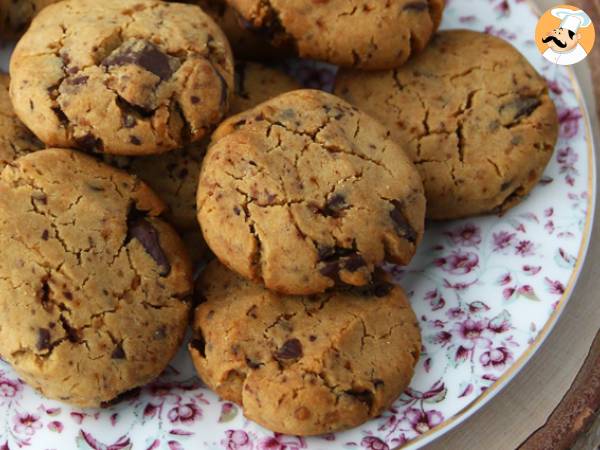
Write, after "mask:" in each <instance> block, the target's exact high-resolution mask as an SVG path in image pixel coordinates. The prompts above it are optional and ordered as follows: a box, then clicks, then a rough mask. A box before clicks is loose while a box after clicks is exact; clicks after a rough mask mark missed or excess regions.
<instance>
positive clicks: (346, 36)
mask: <svg viewBox="0 0 600 450" xmlns="http://www.w3.org/2000/svg"><path fill="white" fill-rule="evenodd" d="M226 1H227V3H228V4H229V5H231V6H232V7H233V8H234V9H235V10H236V11H237V12H238V14H239V15H240V16H241V17H243V18H244V19H245V21H246V22H247V24H248V26H250V27H251V28H252V29H253V30H255V32H258V33H261V34H262V35H264V36H266V37H268V38H270V40H271V41H272V42H273V43H274V44H275V45H276V46H293V47H294V48H295V49H296V50H297V53H298V54H299V56H301V57H303V58H313V59H320V60H323V61H328V62H331V63H333V64H338V65H341V66H344V67H356V68H361V69H391V68H394V67H398V66H400V65H401V64H403V63H404V62H405V61H406V60H407V59H408V58H409V57H410V56H411V55H413V54H414V53H417V52H419V51H421V50H422V49H423V48H425V46H426V45H427V43H428V42H429V39H430V38H431V36H432V34H433V33H435V31H436V30H437V28H438V26H439V24H440V21H441V18H442V11H443V9H444V0H394V1H390V0H372V1H369V2H364V1H358V0H319V1H314V0H226Z"/></svg>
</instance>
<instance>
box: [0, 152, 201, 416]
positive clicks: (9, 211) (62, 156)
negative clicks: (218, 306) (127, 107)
mask: <svg viewBox="0 0 600 450" xmlns="http://www.w3.org/2000/svg"><path fill="white" fill-rule="evenodd" d="M163 210H164V205H163V203H162V202H161V200H160V199H159V198H158V197H157V196H156V195H155V194H154V193H153V192H152V191H151V190H150V189H149V188H148V187H147V186H146V185H145V184H143V183H142V182H140V181H139V180H138V179H137V178H135V177H133V176H131V175H129V174H127V173H125V172H122V171H120V170H117V169H115V168H113V167H110V166H108V165H106V164H103V163H100V162H98V161H96V160H95V159H94V158H92V157H90V156H86V155H84V154H82V153H79V152H76V151H72V150H61V149H50V150H42V151H39V152H35V153H30V154H29V155H27V156H24V157H22V158H20V159H18V160H16V161H15V162H13V163H12V164H11V165H9V166H6V167H5V168H4V170H3V171H2V173H1V174H0V246H1V247H2V255H3V257H2V259H1V261H0V348H1V349H2V357H3V358H4V359H5V360H6V361H8V362H9V363H10V364H11V365H12V366H13V367H14V368H15V370H16V371H17V373H18V374H19V376H20V377H21V378H22V379H23V380H25V381H26V382H27V383H28V384H30V385H32V386H33V387H35V388H36V389H38V390H39V391H41V392H42V393H43V394H44V395H45V396H46V397H48V398H53V399H58V400H62V401H65V402H69V403H72V404H75V405H78V406H82V407H95V406H99V405H103V404H105V402H109V401H110V400H112V399H115V398H116V397H117V396H119V394H121V393H123V392H125V391H127V390H130V389H132V388H135V387H137V386H140V385H142V384H144V383H147V382H148V381H150V380H152V379H153V378H154V377H156V376H157V375H159V374H160V373H161V372H162V370H163V369H164V368H165V367H166V366H167V364H168V363H169V360H170V359H171V358H172V357H173V356H174V354H175V353H176V351H177V349H178V347H179V345H180V344H181V341H182V339H183V336H184V334H185V330H186V328H187V323H188V318H189V312H190V304H189V301H188V298H189V297H190V294H191V291H192V273H191V264H190V262H189V259H188V256H187V254H186V251H185V248H184V246H183V243H182V242H181V240H180V238H179V237H178V236H177V234H176V233H175V232H174V230H173V229H172V228H171V227H170V226H169V225H168V224H167V223H165V222H164V221H163V220H161V219H160V218H159V217H158V216H159V215H160V213H161V212H162V211H163ZM15 324H19V326H18V327H15V326H14V325H15Z"/></svg>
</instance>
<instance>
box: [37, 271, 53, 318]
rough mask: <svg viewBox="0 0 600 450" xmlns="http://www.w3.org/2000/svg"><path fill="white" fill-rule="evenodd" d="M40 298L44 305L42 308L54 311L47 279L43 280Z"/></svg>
mask: <svg viewBox="0 0 600 450" xmlns="http://www.w3.org/2000/svg"><path fill="white" fill-rule="evenodd" d="M38 297H39V299H40V302H41V303H42V307H43V308H44V309H45V310H46V311H50V310H51V309H52V302H51V301H50V285H49V284H48V279H47V278H44V279H43V280H42V286H41V287H40V290H39V291H38Z"/></svg>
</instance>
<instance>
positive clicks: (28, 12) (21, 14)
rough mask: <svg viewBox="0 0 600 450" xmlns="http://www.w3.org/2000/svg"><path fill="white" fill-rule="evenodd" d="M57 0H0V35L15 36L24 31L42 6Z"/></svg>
mask: <svg viewBox="0 0 600 450" xmlns="http://www.w3.org/2000/svg"><path fill="white" fill-rule="evenodd" d="M58 1H59V0H17V1H15V0H0V36H1V37H5V38H15V37H17V36H19V35H20V34H22V33H23V32H25V30H26V29H27V27H28V26H29V23H30V22H31V19H33V18H34V17H35V15H36V14H37V13H38V12H40V11H41V10H42V8H44V7H46V6H48V5H51V4H52V3H56V2H58Z"/></svg>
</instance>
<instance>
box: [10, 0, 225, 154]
mask: <svg viewBox="0 0 600 450" xmlns="http://www.w3.org/2000/svg"><path fill="white" fill-rule="evenodd" d="M10 72H11V76H12V80H11V96H12V100H13V104H14V106H15V110H16V112H17V114H18V115H19V117H20V118H21V120H23V122H24V123H25V124H26V125H27V126H28V127H29V128H30V129H31V130H33V132H34V133H35V134H36V135H37V136H38V137H39V138H40V139H41V140H42V141H43V142H45V143H46V144H47V145H49V146H65V147H77V148H80V149H83V150H87V151H93V152H106V153H111V154H125V155H147V154H155V153H162V152H164V151H168V150H172V149H176V148H179V147H181V146H182V145H183V144H186V143H189V142H196V141H199V140H200V139H201V138H202V137H203V136H204V135H205V134H206V133H207V132H208V131H209V130H210V129H211V128H212V127H213V126H214V125H215V124H217V123H218V122H219V121H220V120H221V119H222V118H223V117H224V115H225V114H226V113H227V110H228V108H229V97H230V92H231V91H232V88H233V63H232V55H231V50H230V48H229V44H228V42H227V40H226V38H225V36H224V34H223V32H222V31H221V30H220V29H219V27H218V26H217V25H216V24H215V23H214V21H213V20H212V19H211V18H210V17H209V16H208V15H206V14H205V13H203V12H202V10H201V9H200V8H198V7H196V6H194V5H184V4H180V3H166V2H162V1H157V0H105V1H100V2H99V1H96V0H67V1H64V2H60V3H57V4H54V5H50V6H49V7H47V8H45V9H44V10H43V11H42V12H41V13H40V14H39V15H38V16H37V17H36V18H35V19H34V21H33V23H32V25H31V27H30V28H29V30H28V31H27V33H25V35H24V36H23V38H22V39H21V40H20V41H19V43H18V44H17V47H16V49H15V52H14V54H13V56H12V59H11V67H10Z"/></svg>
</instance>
